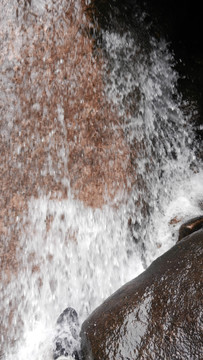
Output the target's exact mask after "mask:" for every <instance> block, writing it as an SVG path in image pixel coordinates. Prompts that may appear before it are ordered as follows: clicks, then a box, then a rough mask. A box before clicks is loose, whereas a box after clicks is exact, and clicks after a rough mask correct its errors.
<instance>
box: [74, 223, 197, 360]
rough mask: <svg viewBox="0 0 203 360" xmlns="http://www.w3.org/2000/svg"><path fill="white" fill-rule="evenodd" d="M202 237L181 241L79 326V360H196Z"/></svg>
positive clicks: (187, 238)
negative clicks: (80, 341)
mask: <svg viewBox="0 0 203 360" xmlns="http://www.w3.org/2000/svg"><path fill="white" fill-rule="evenodd" d="M202 270H203V231H201V230H199V231H197V232H195V233H193V234H191V235H189V236H187V237H186V238H185V239H184V240H182V241H181V242H180V243H178V244H176V245H175V246H174V247H173V248H172V249H170V250H169V251H168V252H166V253H165V254H164V255H162V256H161V257H160V258H158V259H157V260H156V261H154V262H153V263H152V265H151V266H150V267H149V268H148V269H147V270H146V271H145V272H144V273H142V274H141V275H140V276H138V277H137V278H136V279H134V280H132V281H131V282H129V283H127V284H126V285H124V286H123V287H122V288H121V289H119V290H118V291H117V292H116V293H114V294H113V295H112V296H111V297H110V298H108V299H107V300H106V301H105V302H104V303H103V304H102V305H101V306H100V307H98V308H97V309H96V310H95V311H94V312H93V313H92V315H90V317H89V318H88V319H87V320H86V321H85V322H84V323H83V325H82V331H81V336H82V351H83V355H84V359H89V360H90V359H94V360H99V359H102V360H107V359H131V360H133V359H147V360H148V359H156V360H157V359H188V360H189V359H200V358H201V357H202V353H203V337H202V325H203V318H202V316H203V311H202V283H203V282H202V281H203V278H202Z"/></svg>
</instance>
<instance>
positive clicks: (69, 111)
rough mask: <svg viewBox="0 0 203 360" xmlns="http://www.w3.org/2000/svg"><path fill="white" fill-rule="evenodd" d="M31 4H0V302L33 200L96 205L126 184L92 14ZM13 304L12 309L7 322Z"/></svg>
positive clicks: (124, 149)
mask: <svg viewBox="0 0 203 360" xmlns="http://www.w3.org/2000/svg"><path fill="white" fill-rule="evenodd" d="M33 3H34V2H32V1H24V0H22V1H21V0H19V1H14V2H13V1H6V0H3V1H2V2H1V5H0V38H1V42H0V47H1V51H0V68H1V77H0V88H1V100H0V110H1V122H0V153H1V163H0V177H1V196H0V236H1V241H0V270H1V271H0V281H1V283H0V285H1V284H2V288H3V289H4V290H3V292H5V295H4V294H2V299H3V300H2V303H3V302H4V298H5V297H4V296H6V286H7V285H8V284H9V281H10V279H11V277H12V276H13V275H15V274H17V272H18V267H19V264H20V262H21V259H19V255H18V256H17V255H16V251H18V253H19V254H21V253H23V249H20V251H19V238H20V236H21V232H22V229H23V227H26V224H23V216H24V214H26V211H27V204H28V201H29V199H30V198H31V197H39V196H40V195H41V194H45V195H48V196H49V197H50V198H58V199H62V198H67V196H68V191H69V189H71V192H72V194H73V196H74V197H75V198H77V199H79V200H81V201H82V202H83V203H84V204H85V205H86V206H91V207H93V208H100V207H102V205H103V204H105V202H106V201H107V200H108V201H109V200H110V201H114V198H115V197H116V196H117V195H118V194H119V193H120V192H121V193H122V191H123V190H124V192H126V191H128V189H129V188H130V185H129V184H130V183H131V180H132V168H131V161H130V149H129V147H128V144H127V141H126V139H125V136H124V133H123V131H122V126H121V125H122V124H121V119H120V118H119V116H118V114H117V109H116V108H115V107H112V106H111V105H110V102H109V100H107V98H106V96H105V89H104V82H103V74H104V71H105V70H104V67H105V66H104V65H105V58H104V56H103V53H102V50H101V49H96V47H95V41H94V39H93V37H92V36H91V34H90V33H91V29H92V28H93V27H94V29H95V31H96V27H97V24H96V23H95V24H92V18H93V16H92V15H93V14H92V13H91V12H89V11H87V6H86V5H85V1H83V0H81V1H80V0H79V1H71V0H70V1H69V0H68V1H65V0H59V1H53V2H47V5H46V6H44V8H43V5H42V7H41V5H39V8H37V6H38V5H36V4H37V2H35V5H33ZM42 3H44V4H45V3H46V2H42ZM91 11H93V10H91ZM22 224H23V225H22ZM36 264H38V263H37V260H36ZM36 266H37V265H36ZM19 301H20V299H19ZM17 306H18V304H10V305H9V307H10V308H11V312H10V313H11V316H10V320H12V311H13V309H15V308H16V307H17ZM1 311H2V312H4V309H1ZM10 320H9V319H6V320H5V321H4V325H5V324H8V327H9V326H11V325H9V324H10V323H11V321H10ZM0 326H1V329H3V325H2V324H1V323H0ZM2 331H3V330H2ZM6 331H7V332H8V329H7V330H5V332H6ZM3 332H4V331H3Z"/></svg>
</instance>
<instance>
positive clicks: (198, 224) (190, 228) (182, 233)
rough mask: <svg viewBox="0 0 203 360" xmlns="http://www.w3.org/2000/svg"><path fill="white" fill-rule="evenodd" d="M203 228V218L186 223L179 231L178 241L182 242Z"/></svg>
mask: <svg viewBox="0 0 203 360" xmlns="http://www.w3.org/2000/svg"><path fill="white" fill-rule="evenodd" d="M202 228H203V216H197V217H195V218H193V219H191V220H189V221H187V222H186V223H184V224H182V225H181V227H180V229H179V237H178V241H181V240H182V239H184V238H185V237H186V236H188V235H190V234H192V233H193V232H195V231H198V230H200V229H202Z"/></svg>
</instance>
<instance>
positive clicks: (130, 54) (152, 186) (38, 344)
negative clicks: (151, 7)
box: [0, 0, 203, 360]
mask: <svg viewBox="0 0 203 360" xmlns="http://www.w3.org/2000/svg"><path fill="white" fill-rule="evenodd" d="M12 3H13V2H12V1H3V5H1V9H3V13H2V15H1V16H2V18H1V20H2V21H1V24H2V25H1V32H2V33H3V34H4V38H3V39H4V46H5V49H6V50H7V52H5V53H3V55H2V59H3V60H2V61H1V62H0V65H1V67H2V69H3V71H2V75H1V79H0V81H1V89H2V90H1V95H2V101H3V102H4V104H9V105H8V106H7V107H6V106H5V108H4V110H3V111H4V112H3V119H4V122H5V124H3V128H2V134H3V136H4V141H5V142H8V143H9V141H11V145H10V146H11V147H12V146H13V145H12V134H15V132H16V133H17V132H18V131H19V132H20V131H23V130H22V129H21V124H19V122H18V123H17V122H16V123H15V121H14V119H15V117H16V113H17V114H18V115H19V116H20V117H21V119H23V116H24V114H23V111H24V108H23V105H22V101H20V99H19V97H18V95H16V93H15V87H14V80H13V71H14V70H13V68H14V67H15V66H18V65H19V63H20V62H21V63H22V61H21V60H22V59H21V57H22V51H23V49H24V45H25V43H29V42H30V43H32V39H34V37H35V36H36V34H35V33H34V28H32V27H31V25H30V24H32V22H33V21H35V22H36V23H37V21H38V23H39V27H40V24H41V23H42V22H45V23H43V26H44V29H45V30H46V31H47V33H48V31H49V27H51V21H53V20H56V22H58V23H60V21H62V20H61V19H62V18H63V16H62V15H63V11H64V6H67V7H68V6H69V7H68V8H67V9H66V10H67V12H68V11H69V9H70V8H71V6H72V5H73V2H71V1H69V2H65V1H60V2H58V3H57V4H55V2H54V1H48V0H40V1H37V0H33V1H32V2H31V5H29V4H27V7H26V11H27V13H26V14H27V18H26V19H23V2H22V3H21V2H19V4H20V5H19V9H18V20H16V13H15V6H14V4H12ZM25 3H26V2H25ZM28 3H29V2H28ZM65 3H66V5H65ZM67 4H68V5H67ZM21 5H22V6H21ZM71 9H72V8H71ZM81 9H82V5H81V2H80V1H79V0H78V1H75V2H74V11H75V15H74V16H75V18H76V20H77V19H79V20H78V21H80V19H81V16H82V15H81V12H82V10H81ZM44 14H45V15H44ZM33 19H34V20H33ZM26 21H27V24H28V27H27V30H26V35H25V32H24V30H23V29H22V27H21V24H22V23H23V24H24V26H26ZM85 21H86V20H85ZM136 21H137V24H138V25H139V27H140V29H141V30H140V32H142V31H143V33H144V32H145V31H146V30H145V28H144V20H143V19H142V18H140V19H138V18H136ZM38 23H37V24H38ZM58 23H56V26H59V24H58ZM61 26H62V25H61ZM63 26H64V29H65V30H64V31H67V32H68V31H69V29H70V28H69V26H70V25H69V24H67V23H65V22H64V24H63ZM65 26H66V28H65ZM91 26H92V25H91ZM118 26H119V24H118ZM142 29H143V30H142ZM51 31H52V30H50V35H49V36H50V44H51V41H52V40H51V39H53V38H54V37H53V38H51ZM25 36H26V38H25ZM70 36H72V35H70ZM74 36H75V37H76V39H77V36H79V35H77V32H76V33H75V35H74ZM100 36H101V39H102V40H101V43H102V49H101V54H102V57H103V60H102V61H103V62H102V65H101V68H100V72H101V75H102V79H103V82H104V89H103V90H102V91H103V96H104V97H105V104H106V106H107V107H108V106H109V109H112V112H113V111H116V114H117V120H116V121H112V123H108V124H107V125H105V126H109V128H110V129H111V131H113V132H114V133H116V134H119V133H120V132H122V134H123V139H124V140H123V142H125V143H126V144H127V145H126V146H127V147H128V149H130V152H131V155H130V160H129V162H130V163H131V165H132V169H133V170H132V173H131V175H130V177H129V178H128V179H127V182H129V184H128V183H127V185H125V186H124V187H121V188H119V191H116V195H115V197H114V199H113V200H112V199H111V198H110V197H108V191H106V195H105V202H104V203H103V204H102V206H101V208H97V207H95V208H93V207H91V206H87V205H86V204H85V203H84V202H83V201H81V199H80V198H77V197H76V196H75V193H74V191H73V187H72V183H71V180H70V176H71V175H70V174H69V172H70V170H69V158H70V153H71V146H74V144H73V145H72V144H71V143H69V142H68V140H67V136H66V135H67V133H66V132H67V127H66V124H65V120H64V117H65V115H64V114H65V106H66V105H65V101H66V100H64V98H66V96H65V95H64V97H63V94H64V92H65V90H64V89H65V85H64V81H63V80H62V78H61V77H60V71H61V67H62V66H65V65H64V63H65V62H66V58H63V59H62V58H61V59H60V58H58V60H57V63H54V64H53V66H55V67H54V74H55V78H56V80H53V81H55V86H59V88H61V89H62V90H60V91H61V93H60V94H59V96H58V98H57V100H56V108H57V110H56V113H55V115H54V123H55V126H56V127H58V128H60V129H61V133H62V135H60V136H61V137H59V140H60V141H59V143H58V145H57V146H58V147H57V146H55V142H56V138H55V137H54V136H55V129H54V128H52V129H51V130H50V132H49V133H47V134H46V133H45V135H44V137H43V138H40V136H39V135H37V132H33V136H32V141H33V148H34V146H35V145H34V144H35V142H36V143H37V144H41V143H43V142H44V143H45V142H46V135H47V137H48V142H49V143H48V145H47V153H46V158H45V160H44V161H45V162H44V164H45V165H44V167H43V168H42V169H41V176H42V177H43V176H47V174H48V175H49V176H51V177H52V178H53V179H54V181H56V183H57V184H58V183H59V182H60V181H61V183H62V184H63V185H64V186H65V188H66V196H63V194H62V193H61V192H57V190H56V192H55V194H54V196H52V195H53V194H52V195H50V194H49V192H47V191H45V190H44V189H43V188H41V187H40V185H39V186H38V188H37V191H35V193H34V194H32V193H31V195H30V194H29V195H28V196H27V206H26V209H24V210H23V213H22V216H21V217H19V218H16V219H15V222H16V223H15V225H16V228H17V229H18V234H19V238H18V246H17V249H16V257H17V259H18V263H19V264H18V269H17V271H13V273H12V274H10V275H9V277H7V273H6V272H5V273H3V274H2V279H1V282H0V304H1V305H0V306H1V317H2V319H1V326H2V329H3V328H4V327H5V328H8V329H9V334H7V335H5V334H4V331H2V334H1V340H0V343H1V344H2V347H4V350H3V355H2V358H3V359H6V360H10V359H13V358H15V360H26V359H27V358H28V357H29V359H31V360H37V359H51V358H52V346H53V343H52V341H53V337H54V331H55V323H56V320H57V317H58V316H59V314H60V313H61V312H62V311H63V310H64V309H65V308H66V307H67V306H72V307H74V308H75V309H76V311H77V313H78V315H79V320H80V323H82V322H83V321H84V320H85V318H86V317H87V316H88V314H90V313H91V312H92V311H93V310H94V309H95V308H96V307H97V306H98V305H99V304H101V302H103V301H104V300H105V299H106V298H107V297H108V296H109V295H110V294H112V293H113V292H114V291H115V290H117V289H118V288H119V287H120V286H121V285H123V284H124V283H126V282H127V281H129V280H131V279H132V278H134V277H136V276H137V275H138V274H140V273H141V272H142V271H143V270H144V269H145V268H146V267H147V266H149V264H150V263H151V262H152V261H153V260H154V259H155V258H157V257H158V256H160V255H161V254H162V253H164V252H165V251H167V250H168V249H169V248H170V247H171V246H172V245H174V244H175V242H176V240H177V233H178V228H179V226H180V224H181V223H182V222H183V221H185V220H187V219H189V218H190V217H194V216H196V215H200V213H201V212H202V204H201V203H200V200H201V199H202V198H201V196H202V192H203V181H202V180H203V171H202V169H201V166H200V165H198V164H197V161H196V157H195V145H194V144H195V141H194V134H193V130H192V125H191V116H192V114H191V113H190V112H189V110H187V112H186V111H185V104H184V101H183V99H182V97H181V94H178V91H177V80H178V74H177V73H176V71H175V69H174V57H173V54H172V53H171V51H170V50H169V47H168V44H167V42H166V41H165V40H164V39H159V40H157V39H155V38H154V37H153V36H150V37H149V41H148V45H147V49H146V48H145V43H144V42H143V41H142V39H141V38H140V37H139V36H135V34H134V33H132V32H131V30H130V29H128V28H126V31H122V32H119V31H117V30H116V29H111V28H109V29H100ZM74 39H75V38H74ZM59 40H60V41H61V42H60V41H59ZM43 41H44V40H42V42H43ZM57 41H59V43H55V44H54V46H56V47H57V46H58V47H60V46H61V48H62V45H63V39H58V38H57ZM74 44H76V40H74V41H73V43H72V44H71V47H72V48H73V49H74V46H79V44H80V43H79V40H78V43H77V45H74ZM50 46H51V45H50ZM30 49H31V45H30ZM30 49H29V51H30V52H29V61H30V62H31V71H30V73H29V74H28V73H27V75H26V74H25V77H24V84H25V83H26V84H27V83H29V81H30V82H33V84H34V85H33V87H35V90H34V91H35V92H34V96H35V98H36V99H38V101H36V102H34V104H32V106H33V111H34V112H37V111H41V114H43V115H41V116H42V117H43V119H44V121H46V120H47V119H49V116H50V114H49V111H50V112H51V111H52V110H51V109H52V108H51V106H52V102H54V101H55V99H54V98H52V88H51V84H48V83H46V77H45V75H44V74H45V73H43V71H44V72H45V70H43V69H41V68H40V66H39V68H36V67H35V58H34V52H32V49H31V50H30ZM45 56H47V58H46V59H45V60H43V61H44V62H46V61H47V62H49V61H50V62H51V60H49V58H51V54H45ZM71 56H72V55H71ZM75 56H77V52H76V51H75ZM95 56H96V55H95ZM25 61H26V58H25V59H23V63H25ZM9 66H10V67H11V69H10V70H9ZM22 66H23V65H22ZM95 66H96V65H95ZM33 69H34V70H33ZM40 71H42V72H40ZM47 71H48V70H47ZM94 71H95V68H94V66H93V65H92V72H94ZM79 75H80V74H79V73H78V72H74V71H73V72H72V73H71V74H68V75H67V76H69V78H68V79H67V82H68V85H67V86H68V87H69V89H70V92H69V93H68V95H67V96H69V95H70V99H71V101H74V96H78V95H77V86H76V85H75V84H77V82H78V81H79V80H78V78H77V76H78V77H79ZM29 76H30V79H31V78H32V79H31V80H30V79H29ZM38 76H39V77H40V78H41V79H42V82H41V84H42V87H43V88H38V86H39V85H38V83H37V82H35V79H37V78H38ZM43 76H44V78H43ZM81 76H82V75H81ZM27 77H28V79H27ZM22 86H23V85H22ZM43 91H46V94H47V99H48V100H47V102H46V104H45V105H44V108H43V109H41V104H40V98H41V97H42V96H43V95H42V93H43ZM25 92H26V90H25ZM31 95H32V93H31V91H30V93H25V97H26V96H27V98H28V97H31ZM79 100H80V99H77V101H79ZM26 101H28V100H26V99H25V100H24V103H25V102H26ZM29 101H30V100H29ZM81 102H82V104H83V103H84V99H81ZM84 107H85V105H84ZM100 111H102V109H100ZM95 114H96V111H95ZM25 116H27V115H25ZM75 116H76V121H77V114H76V115H75ZM95 116H96V115H95ZM104 116H105V115H104ZM18 126H19V129H18ZM36 127H37V125H36ZM78 131H79V130H78ZM19 136H20V135H19ZM75 136H76V137H77V134H76V135H75ZM2 141H3V140H2ZM25 141H26V139H25ZM9 144H10V143H9ZM26 146H27V145H26ZM22 149H23V145H22V144H19V145H18V146H17V147H15V149H14V150H13V151H14V153H15V154H16V156H18V155H19V153H21V152H22V151H23V150H22ZM53 149H54V150H53ZM56 149H57V161H56V164H55V163H54V160H53V157H52V156H51V155H50V154H51V153H52V151H56ZM113 149H114V150H115V149H116V147H114V148H113ZM120 151H124V150H122V149H121V150H120ZM33 152H34V150H33ZM116 156H119V150H118V152H116V153H115V157H116ZM10 161H11V162H12V161H13V160H12V159H10ZM36 161H37V160H36ZM16 164H17V165H16ZM14 165H15V166H16V167H18V165H19V168H20V169H21V167H22V163H20V160H19V163H18V161H16V163H15V164H14ZM14 165H13V166H14ZM194 168H195V171H194ZM64 169H65V170H64ZM123 169H124V170H125V164H123ZM112 171H113V170H112ZM126 171H127V170H126ZM34 176H35V174H34V173H33V177H34ZM128 185H129V186H128ZM19 186H20V185H19ZM127 187H128V190H126V188H127ZM33 192H34V185H33ZM3 241H4V242H5V244H6V245H5V246H4V247H3V249H5V248H6V246H7V245H8V246H9V241H10V239H9V232H8V235H7V236H4V237H3ZM4 251H5V250H4ZM2 258H3V255H2V253H1V258H0V260H1V259H2ZM0 266H1V264H0ZM11 309H12V316H11ZM8 324H9V326H8ZM6 336H7V337H6ZM6 339H7V340H6ZM8 339H9V341H8ZM5 344H6V346H5Z"/></svg>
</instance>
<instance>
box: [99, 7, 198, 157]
mask: <svg viewBox="0 0 203 360" xmlns="http://www.w3.org/2000/svg"><path fill="white" fill-rule="evenodd" d="M200 5H201V4H200V2H198V1H193V2H192V3H191V2H190V3H187V2H183V1H175V0H172V1H161V0H146V1H142V0H123V1H121V0H109V1H106V0H95V2H94V5H93V6H94V7H96V14H97V15H96V17H97V19H98V21H99V26H101V27H102V28H114V26H115V23H114V21H119V25H121V24H123V30H124V31H126V28H129V29H130V31H133V32H134V33H135V35H136V36H138V37H139V39H140V38H142V40H143V41H144V43H145V48H148V46H150V45H149V36H148V35H149V34H150V35H153V36H155V37H156V38H162V37H164V38H165V39H166V40H167V41H168V42H169V45H170V48H171V50H172V51H173V52H174V56H175V61H176V65H175V67H176V70H177V71H178V73H179V75H180V77H179V81H178V90H179V92H180V93H181V94H182V96H183V99H184V100H186V101H187V100H189V103H190V104H192V108H193V110H194V109H196V110H197V111H195V110H194V111H193V115H192V126H193V127H194V129H195V134H196V139H197V141H198V143H199V151H198V157H200V158H201V159H203V151H202V140H203V41H202V27H203V23H202V11H201V6H200ZM143 12H144V16H143ZM137 17H142V18H143V24H144V26H146V31H143V29H140V28H139V26H138V25H137V24H138V22H137V21H136V19H137ZM120 29H122V26H121V27H120ZM121 31H122V30H121ZM187 106H190V105H189V104H188V105H186V107H187ZM186 112H187V109H186Z"/></svg>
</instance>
